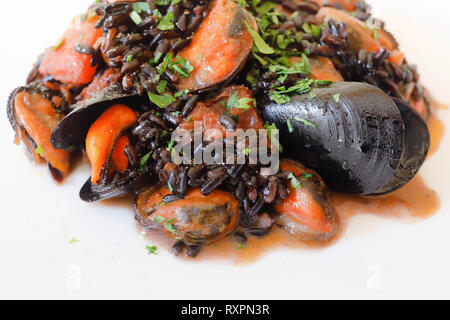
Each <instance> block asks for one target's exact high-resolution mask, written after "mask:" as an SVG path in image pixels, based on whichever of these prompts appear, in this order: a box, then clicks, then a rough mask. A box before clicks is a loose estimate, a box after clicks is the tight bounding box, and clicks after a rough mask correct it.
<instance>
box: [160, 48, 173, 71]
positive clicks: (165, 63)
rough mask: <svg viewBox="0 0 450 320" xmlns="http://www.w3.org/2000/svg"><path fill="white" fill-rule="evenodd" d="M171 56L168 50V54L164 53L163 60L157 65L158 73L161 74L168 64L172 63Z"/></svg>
mask: <svg viewBox="0 0 450 320" xmlns="http://www.w3.org/2000/svg"><path fill="white" fill-rule="evenodd" d="M172 58H173V54H172V52H169V53H168V54H166V56H165V57H164V60H163V62H162V63H161V64H160V65H159V67H158V73H159V74H163V73H164V72H166V70H167V68H169V67H170V64H171V63H172Z"/></svg>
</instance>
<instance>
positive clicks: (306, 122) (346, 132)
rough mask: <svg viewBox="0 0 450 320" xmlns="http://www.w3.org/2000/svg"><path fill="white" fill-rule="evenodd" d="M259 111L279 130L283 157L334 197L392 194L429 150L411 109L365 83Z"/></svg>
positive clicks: (318, 91)
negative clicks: (300, 165) (316, 179)
mask: <svg viewBox="0 0 450 320" xmlns="http://www.w3.org/2000/svg"><path fill="white" fill-rule="evenodd" d="M312 97H314V98H312ZM261 109H262V115H263V118H264V119H265V120H266V121H268V122H270V123H275V124H276V125H277V127H278V128H279V129H280V137H281V143H282V144H283V145H286V148H285V153H286V155H287V156H289V157H291V158H294V159H296V160H299V161H301V162H302V163H303V164H304V165H306V166H307V167H308V168H311V169H313V170H315V171H316V172H318V173H319V174H320V175H321V176H322V178H323V179H324V180H325V182H326V183H327V185H328V186H329V187H330V189H331V190H333V191H336V192H341V193H350V194H358V195H381V194H385V193H389V192H392V191H394V190H397V189H398V188H400V187H402V186H403V185H405V184H406V183H407V182H408V181H410V180H411V179H412V177H414V175H415V174H416V173H417V172H418V171H419V169H420V167H421V166H422V164H423V162H424V160H425V158H426V156H427V153H428V150H429V146H430V136H429V131H428V127H427V124H426V123H425V122H424V120H423V119H422V118H421V117H420V116H419V115H418V114H417V113H416V112H415V111H414V110H413V109H412V108H410V107H408V106H406V105H404V104H403V103H402V102H401V101H399V100H394V99H392V98H391V97H389V96H388V95H386V94H385V93H384V92H383V91H381V90H380V89H378V88H376V87H374V86H371V85H368V84H364V83H353V82H343V83H332V84H330V85H328V86H327V87H323V88H314V89H312V94H310V95H308V94H304V95H296V96H293V97H292V98H291V99H290V101H289V102H287V103H285V104H278V103H276V102H274V101H272V100H271V99H270V98H267V99H266V100H265V101H264V102H263V103H262V105H261Z"/></svg>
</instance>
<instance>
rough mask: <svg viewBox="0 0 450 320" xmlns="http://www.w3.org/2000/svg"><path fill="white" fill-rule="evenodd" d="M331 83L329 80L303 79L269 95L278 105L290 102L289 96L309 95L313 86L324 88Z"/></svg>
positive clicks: (277, 89)
mask: <svg viewBox="0 0 450 320" xmlns="http://www.w3.org/2000/svg"><path fill="white" fill-rule="evenodd" d="M329 83H331V81H329V80H311V79H304V80H300V81H298V82H297V83H296V84H295V85H293V86H291V87H289V88H286V87H284V86H282V87H278V88H276V90H275V91H272V92H271V93H270V96H271V97H272V99H273V100H274V101H275V102H276V103H279V104H283V103H287V102H289V101H291V97H290V96H291V95H294V94H298V95H302V94H305V93H309V92H310V91H311V90H312V88H313V87H315V86H325V85H327V84H329Z"/></svg>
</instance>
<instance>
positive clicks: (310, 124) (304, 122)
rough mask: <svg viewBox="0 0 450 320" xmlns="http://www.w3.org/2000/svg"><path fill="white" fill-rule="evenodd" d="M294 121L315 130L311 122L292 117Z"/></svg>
mask: <svg viewBox="0 0 450 320" xmlns="http://www.w3.org/2000/svg"><path fill="white" fill-rule="evenodd" d="M294 119H295V121H298V122H301V123H303V124H304V125H305V126H310V127H315V128H317V126H316V124H314V123H312V122H311V121H308V120H306V119H303V118H300V117H294Z"/></svg>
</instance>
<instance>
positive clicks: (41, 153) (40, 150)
mask: <svg viewBox="0 0 450 320" xmlns="http://www.w3.org/2000/svg"><path fill="white" fill-rule="evenodd" d="M35 152H36V153H37V154H38V155H40V156H42V155H44V154H45V151H44V148H42V146H41V145H39V146H38V147H37V148H36V150H35Z"/></svg>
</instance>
